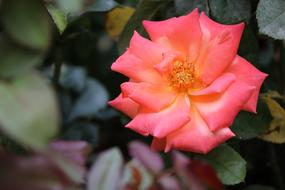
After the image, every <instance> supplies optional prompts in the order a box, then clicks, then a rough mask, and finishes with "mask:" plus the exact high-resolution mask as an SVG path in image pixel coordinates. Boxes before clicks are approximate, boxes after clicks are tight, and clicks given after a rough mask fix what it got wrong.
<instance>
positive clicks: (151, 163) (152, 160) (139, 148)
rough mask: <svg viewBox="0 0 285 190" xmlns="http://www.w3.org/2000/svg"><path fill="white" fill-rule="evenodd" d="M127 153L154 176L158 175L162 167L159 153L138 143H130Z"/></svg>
mask: <svg viewBox="0 0 285 190" xmlns="http://www.w3.org/2000/svg"><path fill="white" fill-rule="evenodd" d="M129 153H130V155H131V156H132V157H133V158H136V159H137V160H139V161H140V162H141V163H142V164H143V165H144V167H145V168H146V169H148V170H149V171H151V172H152V173H154V174H157V173H159V172H160V171H161V170H162V169H163V167H164V164H163V161H162V159H161V157H160V155H159V153H158V152H155V151H153V150H151V149H150V148H149V146H148V145H146V144H144V143H142V142H140V141H132V142H131V143H130V144H129Z"/></svg>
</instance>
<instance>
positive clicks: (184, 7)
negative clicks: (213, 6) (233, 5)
mask: <svg viewBox="0 0 285 190" xmlns="http://www.w3.org/2000/svg"><path fill="white" fill-rule="evenodd" d="M174 6H175V10H176V12H177V14H178V15H184V14H187V13H190V12H192V11H193V10H194V9H195V8H198V9H199V11H205V12H206V13H207V14H208V11H209V10H208V8H207V2H206V1H205V0H196V1H189V0H175V1H174Z"/></svg>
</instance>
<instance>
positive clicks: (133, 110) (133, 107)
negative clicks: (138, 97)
mask: <svg viewBox="0 0 285 190" xmlns="http://www.w3.org/2000/svg"><path fill="white" fill-rule="evenodd" d="M108 103H109V105H110V106H112V107H114V108H116V109H117V110H119V111H121V112H123V113H125V114H126V115H128V116H129V117H131V118H133V117H135V115H136V114H137V113H138V109H139V105H138V104H137V103H135V102H134V101H133V100H131V99H130V98H123V96H122V94H120V95H119V96H118V97H117V98H115V99H114V100H112V101H109V102H108Z"/></svg>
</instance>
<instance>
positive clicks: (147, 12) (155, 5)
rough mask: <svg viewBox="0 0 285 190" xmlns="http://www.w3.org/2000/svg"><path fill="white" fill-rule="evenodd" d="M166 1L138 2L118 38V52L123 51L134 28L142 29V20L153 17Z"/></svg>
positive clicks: (149, 0) (148, 0)
mask: <svg viewBox="0 0 285 190" xmlns="http://www.w3.org/2000/svg"><path fill="white" fill-rule="evenodd" d="M167 2H168V1H165V2H155V1H153V0H143V1H141V2H140V3H139V4H138V6H137V8H136V11H135V13H134V14H133V16H132V17H131V18H130V20H129V21H128V22H127V24H126V26H125V28H124V30H123V32H122V33H121V36H120V38H119V42H118V48H119V52H120V53H123V52H124V51H125V50H126V48H127V47H128V45H129V42H130V39H131V37H132V35H133V33H134V31H135V30H136V31H137V32H139V33H142V32H143V31H144V29H143V27H142V21H143V20H150V19H151V18H153V17H154V16H155V14H156V13H157V12H158V10H159V9H160V8H161V7H162V6H164V5H165V3H167Z"/></svg>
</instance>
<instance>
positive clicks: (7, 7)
mask: <svg viewBox="0 0 285 190" xmlns="http://www.w3.org/2000/svg"><path fill="white" fill-rule="evenodd" d="M1 10H2V14H1V21H2V24H3V27H4V29H5V30H6V32H7V33H8V34H9V35H10V36H11V38H12V39H13V40H15V41H16V42H17V43H20V44H22V45H24V46H27V47H29V48H33V49H37V50H46V49H47V48H48V46H49V45H50V42H51V25H50V18H49V15H48V12H47V10H46V8H45V6H44V4H43V3H42V2H41V1H38V0H25V1H18V0H3V1H2V5H1Z"/></svg>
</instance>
